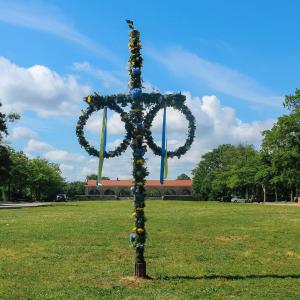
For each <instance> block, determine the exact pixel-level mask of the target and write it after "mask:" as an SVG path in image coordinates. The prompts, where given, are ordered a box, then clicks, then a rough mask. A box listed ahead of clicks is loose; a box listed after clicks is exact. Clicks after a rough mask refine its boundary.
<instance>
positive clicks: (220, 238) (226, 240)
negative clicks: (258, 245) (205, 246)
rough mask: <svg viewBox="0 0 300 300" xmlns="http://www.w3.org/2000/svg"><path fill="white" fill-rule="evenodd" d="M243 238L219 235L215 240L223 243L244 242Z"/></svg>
mask: <svg viewBox="0 0 300 300" xmlns="http://www.w3.org/2000/svg"><path fill="white" fill-rule="evenodd" d="M244 239H245V237H242V236H225V235H219V236H217V237H216V240H217V241H219V242H223V243H230V242H234V241H241V240H244Z"/></svg>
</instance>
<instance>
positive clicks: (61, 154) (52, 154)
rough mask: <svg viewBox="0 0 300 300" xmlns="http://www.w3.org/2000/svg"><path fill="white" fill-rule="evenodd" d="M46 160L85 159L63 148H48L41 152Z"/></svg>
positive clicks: (81, 160)
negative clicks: (48, 149)
mask: <svg viewBox="0 0 300 300" xmlns="http://www.w3.org/2000/svg"><path fill="white" fill-rule="evenodd" d="M42 156H43V157H44V158H46V159H47V160H51V161H56V162H57V161H73V162H83V161H84V160H85V158H84V156H83V155H80V154H76V153H69V152H67V151H64V150H50V151H48V152H45V153H43V155H42Z"/></svg>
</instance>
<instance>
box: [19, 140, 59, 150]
mask: <svg viewBox="0 0 300 300" xmlns="http://www.w3.org/2000/svg"><path fill="white" fill-rule="evenodd" d="M52 148H53V147H52V146H50V145H49V144H47V143H45V142H41V141H38V140H35V139H30V140H29V141H28V143H27V146H26V147H25V148H24V152H25V153H29V152H36V151H48V150H50V149H52Z"/></svg>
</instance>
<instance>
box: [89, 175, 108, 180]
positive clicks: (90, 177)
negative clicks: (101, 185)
mask: <svg viewBox="0 0 300 300" xmlns="http://www.w3.org/2000/svg"><path fill="white" fill-rule="evenodd" d="M86 179H87V180H98V175H97V174H91V175H88V176H86ZM109 179H110V178H109V177H107V176H102V180H109Z"/></svg>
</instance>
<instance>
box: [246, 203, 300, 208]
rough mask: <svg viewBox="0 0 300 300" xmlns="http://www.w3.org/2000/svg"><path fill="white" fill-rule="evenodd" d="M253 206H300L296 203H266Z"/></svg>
mask: <svg viewBox="0 0 300 300" xmlns="http://www.w3.org/2000/svg"><path fill="white" fill-rule="evenodd" d="M251 204H259V205H284V206H299V207H300V204H298V203H296V202H266V203H263V202H261V203H257V202H254V203H251Z"/></svg>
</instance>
